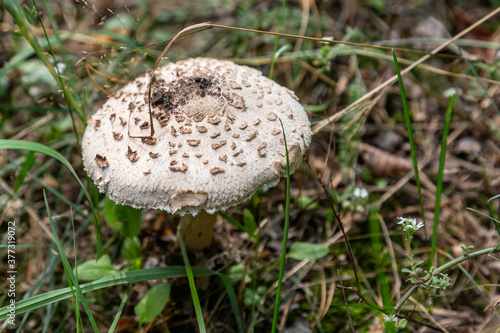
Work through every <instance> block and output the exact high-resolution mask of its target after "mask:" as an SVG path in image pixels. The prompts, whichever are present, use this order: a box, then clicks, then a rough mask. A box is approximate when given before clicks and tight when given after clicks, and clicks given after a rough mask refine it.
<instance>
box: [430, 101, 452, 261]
mask: <svg viewBox="0 0 500 333" xmlns="http://www.w3.org/2000/svg"><path fill="white" fill-rule="evenodd" d="M454 101H455V94H453V96H451V99H450V103H449V104H448V109H447V110H446V118H445V121H444V128H443V139H442V141H441V155H440V156H439V169H438V174H437V184H436V204H435V206H434V226H433V228H432V241H431V253H430V257H429V259H430V260H429V261H430V265H431V266H432V265H434V266H437V258H435V254H436V247H437V235H438V226H439V212H440V211H441V194H442V193H443V174H444V163H445V160H446V146H447V142H448V132H449V129H450V121H451V111H452V110H453V102H454Z"/></svg>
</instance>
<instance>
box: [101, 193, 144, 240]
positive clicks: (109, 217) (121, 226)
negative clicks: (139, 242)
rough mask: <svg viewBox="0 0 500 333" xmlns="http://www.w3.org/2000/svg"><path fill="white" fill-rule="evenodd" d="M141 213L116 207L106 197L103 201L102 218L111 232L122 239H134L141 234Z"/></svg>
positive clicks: (128, 207) (129, 208)
mask: <svg viewBox="0 0 500 333" xmlns="http://www.w3.org/2000/svg"><path fill="white" fill-rule="evenodd" d="M141 217H142V211H141V210H140V209H135V208H132V207H130V206H121V205H117V204H116V203H115V202H114V201H113V200H111V199H109V198H108V197H106V199H105V200H104V218H105V219H106V223H107V224H108V225H109V227H110V228H111V229H113V230H116V231H118V232H119V233H120V234H121V235H122V236H123V237H134V236H137V235H138V234H139V233H140V232H141Z"/></svg>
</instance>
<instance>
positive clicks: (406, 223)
mask: <svg viewBox="0 0 500 333" xmlns="http://www.w3.org/2000/svg"><path fill="white" fill-rule="evenodd" d="M398 219H399V222H398V224H402V225H403V228H405V229H413V231H417V230H418V229H420V228H422V227H423V226H424V222H418V223H417V219H416V218H405V217H398Z"/></svg>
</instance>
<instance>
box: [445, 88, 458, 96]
mask: <svg viewBox="0 0 500 333" xmlns="http://www.w3.org/2000/svg"><path fill="white" fill-rule="evenodd" d="M456 93H457V90H456V89H455V88H448V89H446V90H445V91H443V97H445V98H448V97H451V96H453V95H454V94H456Z"/></svg>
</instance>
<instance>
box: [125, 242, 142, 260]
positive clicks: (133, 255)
mask: <svg viewBox="0 0 500 333" xmlns="http://www.w3.org/2000/svg"><path fill="white" fill-rule="evenodd" d="M141 251H142V248H141V241H140V240H139V238H138V237H127V238H125V241H124V242H123V245H122V248H121V254H122V256H123V257H124V258H125V259H127V260H130V261H133V260H136V259H140V258H141Z"/></svg>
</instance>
